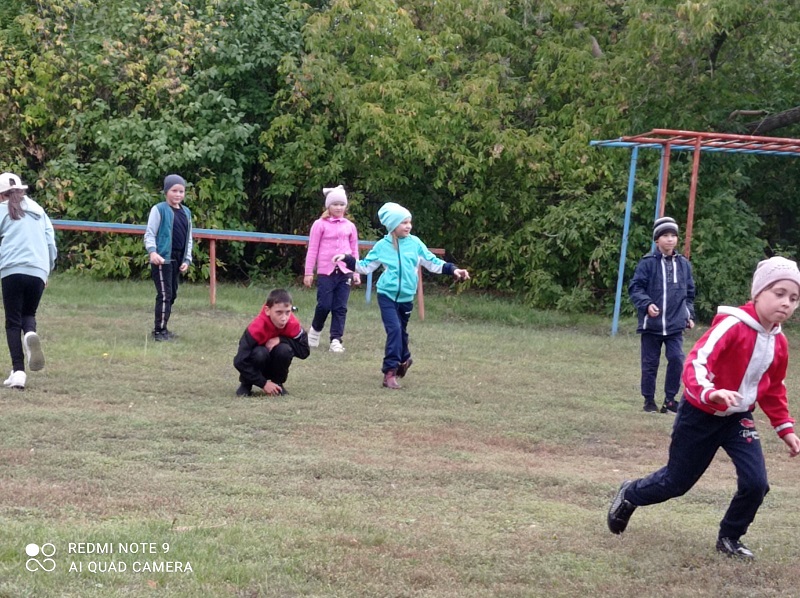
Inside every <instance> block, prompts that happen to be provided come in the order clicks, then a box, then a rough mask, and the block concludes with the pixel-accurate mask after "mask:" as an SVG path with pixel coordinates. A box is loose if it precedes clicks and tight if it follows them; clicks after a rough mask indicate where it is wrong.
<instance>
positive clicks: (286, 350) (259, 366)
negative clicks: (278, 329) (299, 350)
mask: <svg viewBox="0 0 800 598" xmlns="http://www.w3.org/2000/svg"><path fill="white" fill-rule="evenodd" d="M293 358H294V351H292V348H291V347H290V346H289V345H288V344H286V343H278V344H277V345H275V347H273V349H272V351H270V350H269V349H267V348H266V347H265V346H263V345H258V346H256V347H253V349H252V350H251V351H250V353H249V354H244V355H243V354H237V355H236V358H235V359H234V362H233V365H234V366H235V367H236V369H237V370H239V382H241V383H242V384H245V385H247V386H258V385H259V382H260V381H259V380H256V379H254V377H253V375H252V374H251V373H249V372H253V371H256V372H261V374H262V375H263V376H264V378H266V379H267V380H269V381H272V382H274V383H275V384H277V385H278V386H283V384H284V382H286V379H287V378H288V377H289V366H290V365H292V359H293ZM248 371H249V372H248Z"/></svg>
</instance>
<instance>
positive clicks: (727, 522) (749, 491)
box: [625, 399, 769, 540]
mask: <svg viewBox="0 0 800 598" xmlns="http://www.w3.org/2000/svg"><path fill="white" fill-rule="evenodd" d="M719 448H722V449H723V450H724V451H725V452H726V453H728V456H729V457H730V458H731V461H733V465H734V467H735V468H736V478H737V490H736V494H734V496H733V500H731V504H730V506H729V507H728V511H727V512H726V513H725V516H724V517H723V519H722V522H721V523H720V526H719V537H720V538H733V539H734V540H738V539H739V538H740V537H741V536H743V535H745V534H746V533H747V528H748V527H749V526H750V524H751V523H752V522H753V520H754V519H755V517H756V512H757V511H758V508H759V507H760V506H761V503H762V502H763V500H764V497H765V496H766V494H767V492H769V484H768V483H767V468H766V464H765V463H764V453H763V452H762V450H761V441H760V440H759V437H758V432H757V431H756V426H755V422H754V421H753V414H752V413H750V412H748V413H736V414H733V415H729V416H727V417H719V416H716V415H709V414H708V413H705V412H703V411H701V410H700V409H697V408H696V407H694V406H693V405H692V404H691V403H689V402H688V401H686V399H684V400H682V401H681V404H680V406H679V407H678V414H677V416H676V418H675V424H674V426H673V428H672V442H671V443H670V446H669V460H668V461H667V465H666V466H665V467H662V468H661V469H659V470H658V471H656V472H655V473H652V474H650V475H649V476H647V477H645V478H641V479H639V480H636V481H635V482H634V483H633V484H631V485H630V486H629V487H628V489H627V491H626V492H625V498H626V499H627V500H629V501H630V502H631V503H632V504H634V505H636V506H640V507H643V506H645V505H653V504H656V503H660V502H664V501H665V500H669V499H670V498H674V497H676V496H682V495H684V494H686V492H688V491H689V489H690V488H691V487H692V486H694V484H695V482H697V480H699V479H700V476H702V475H703V473H704V472H705V471H706V469H708V466H709V465H710V464H711V461H712V460H713V459H714V455H715V454H716V452H717V449H719Z"/></svg>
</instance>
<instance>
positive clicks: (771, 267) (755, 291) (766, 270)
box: [750, 255, 800, 299]
mask: <svg viewBox="0 0 800 598" xmlns="http://www.w3.org/2000/svg"><path fill="white" fill-rule="evenodd" d="M779 280H791V281H792V282H793V283H795V284H796V285H797V286H798V288H800V270H798V269H797V262H793V261H792V260H787V259H786V258H785V257H780V256H777V255H776V256H775V257H771V258H769V259H768V260H762V261H760V262H758V266H757V267H756V272H755V274H753V288H752V289H751V292H750V297H751V298H753V299H755V298H756V297H758V295H759V293H761V291H763V290H764V289H766V288H767V287H768V286H769V285H771V284H773V283H776V282H778V281H779Z"/></svg>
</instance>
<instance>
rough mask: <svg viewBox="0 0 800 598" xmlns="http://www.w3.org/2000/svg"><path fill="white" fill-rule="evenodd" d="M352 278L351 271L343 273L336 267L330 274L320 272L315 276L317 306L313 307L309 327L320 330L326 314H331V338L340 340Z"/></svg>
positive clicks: (323, 325)
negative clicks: (312, 317) (312, 316)
mask: <svg viewBox="0 0 800 598" xmlns="http://www.w3.org/2000/svg"><path fill="white" fill-rule="evenodd" d="M352 280H353V275H352V274H351V273H349V272H348V273H347V274H345V273H344V272H340V271H339V270H338V269H337V270H335V271H334V272H332V273H331V274H320V275H319V276H318V277H317V307H316V309H314V319H313V320H312V321H311V327H312V328H313V329H314V330H319V331H322V329H323V328H324V327H325V320H327V319H328V314H331V337H330V338H331V340H334V339H336V340H342V337H343V336H344V323H345V319H346V318H347V300H348V299H349V298H350V285H351V284H352Z"/></svg>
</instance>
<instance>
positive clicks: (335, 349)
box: [330, 338, 344, 353]
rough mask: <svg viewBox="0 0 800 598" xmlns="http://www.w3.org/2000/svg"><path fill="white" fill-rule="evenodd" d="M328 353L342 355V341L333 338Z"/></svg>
mask: <svg viewBox="0 0 800 598" xmlns="http://www.w3.org/2000/svg"><path fill="white" fill-rule="evenodd" d="M330 351H331V352H332V353H344V345H342V341H340V340H339V339H338V338H335V339H333V340H332V341H331V348H330Z"/></svg>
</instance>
